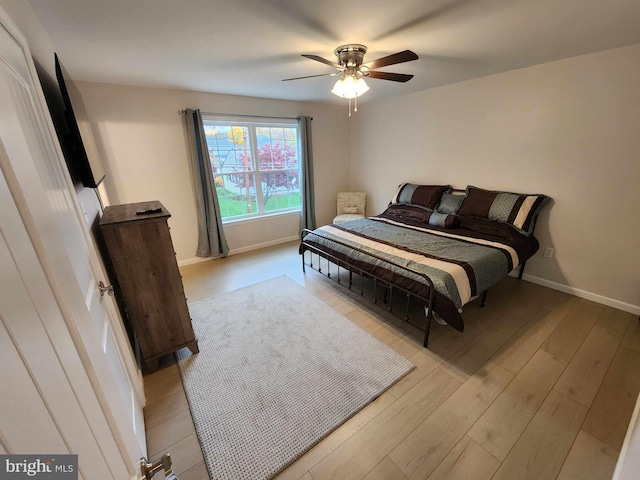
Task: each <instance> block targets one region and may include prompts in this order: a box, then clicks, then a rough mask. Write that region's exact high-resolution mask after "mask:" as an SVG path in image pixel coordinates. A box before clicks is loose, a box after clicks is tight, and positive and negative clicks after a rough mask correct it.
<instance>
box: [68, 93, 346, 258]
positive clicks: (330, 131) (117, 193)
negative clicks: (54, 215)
mask: <svg viewBox="0 0 640 480" xmlns="http://www.w3.org/2000/svg"><path fill="white" fill-rule="evenodd" d="M78 88H79V89H80V91H81V93H82V96H83V99H84V103H85V106H86V107H87V112H88V115H89V118H90V119H91V121H92V127H93V130H94V133H95V136H96V142H97V144H98V149H99V151H100V152H101V154H102V157H103V159H104V166H105V172H106V179H105V181H104V184H105V189H106V192H107V195H108V197H109V201H110V202H111V203H112V204H118V203H131V202H139V201H145V200H160V201H161V202H162V203H163V204H164V205H165V206H166V207H167V209H168V210H169V211H170V212H171V214H172V218H171V219H170V220H169V223H170V226H171V236H172V238H173V243H174V246H175V249H176V253H177V256H178V260H179V261H183V262H184V261H189V260H191V259H193V258H194V257H195V251H196V246H197V237H198V228H197V223H196V207H195V198H194V193H193V183H192V173H191V169H190V166H189V157H188V148H187V144H186V138H185V127H184V119H183V117H182V116H181V115H178V110H181V109H184V108H200V109H201V110H202V111H204V112H222V113H234V114H248V115H270V116H286V117H296V116H298V115H308V116H311V117H313V124H312V137H313V153H314V173H315V195H316V218H317V220H318V224H324V223H329V222H330V221H331V219H332V218H333V217H334V215H335V208H336V194H337V192H339V191H340V190H343V189H345V188H347V187H348V185H349V146H350V136H349V128H350V123H349V119H348V117H347V110H346V107H345V108H342V106H336V105H325V104H319V103H304V102H291V101H282V100H269V99H262V98H252V97H239V96H232V95H219V94H212V93H201V92H189V91H184V90H171V89H160V88H143V87H128V86H122V85H107V84H98V83H87V82H79V83H78ZM299 225H300V222H299V217H298V215H284V216H278V217H272V218H270V219H263V220H253V221H249V222H242V223H233V224H228V225H225V233H226V236H227V241H228V243H229V248H230V249H231V250H232V252H233V251H234V250H235V251H238V250H243V249H246V248H248V247H251V246H252V245H260V244H265V243H269V242H274V241H278V240H279V239H282V238H290V237H294V236H297V235H298V230H299Z"/></svg>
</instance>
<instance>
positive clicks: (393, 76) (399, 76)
mask: <svg viewBox="0 0 640 480" xmlns="http://www.w3.org/2000/svg"><path fill="white" fill-rule="evenodd" d="M367 77H368V78H379V79H380V80H391V81H392V82H402V83H405V82H408V81H409V80H411V79H412V78H413V75H405V74H404V73H389V72H369V75H367ZM365 78H366V77H365Z"/></svg>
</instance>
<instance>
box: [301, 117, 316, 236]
mask: <svg viewBox="0 0 640 480" xmlns="http://www.w3.org/2000/svg"><path fill="white" fill-rule="evenodd" d="M311 120H312V118H311V117H298V136H299V138H298V144H299V145H300V161H301V162H302V165H301V167H302V168H301V170H302V182H301V184H300V186H301V191H300V197H301V198H300V200H301V201H302V209H301V212H300V233H301V234H302V229H303V228H309V229H311V230H313V229H314V228H316V211H315V204H316V203H315V197H314V193H313V153H312V148H311Z"/></svg>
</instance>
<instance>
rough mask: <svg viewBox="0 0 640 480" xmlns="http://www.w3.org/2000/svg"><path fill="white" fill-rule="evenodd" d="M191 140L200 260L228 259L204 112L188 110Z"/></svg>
mask: <svg viewBox="0 0 640 480" xmlns="http://www.w3.org/2000/svg"><path fill="white" fill-rule="evenodd" d="M184 116H185V118H186V121H187V140H188V143H189V153H190V156H191V165H192V167H193V177H194V182H195V185H194V187H195V191H196V204H197V210H198V212H197V213H198V250H197V251H196V255H197V256H198V257H226V256H227V254H228V253H229V247H228V246H227V240H226V239H225V238H224V230H223V229H222V218H221V217H220V204H219V202H218V195H217V193H216V187H215V183H214V181H213V172H212V171H211V162H210V160H209V149H208V148H207V139H206V137H205V134H204V125H203V123H202V114H201V113H200V110H189V109H187V110H185V111H184Z"/></svg>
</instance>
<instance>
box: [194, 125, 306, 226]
mask: <svg viewBox="0 0 640 480" xmlns="http://www.w3.org/2000/svg"><path fill="white" fill-rule="evenodd" d="M204 131H205V135H206V138H207V147H208V150H209V158H210V161H211V170H212V172H213V177H214V181H215V184H216V192H217V194H218V200H219V202H220V214H221V216H222V220H223V222H224V221H229V220H235V219H243V218H252V217H259V216H263V215H270V214H273V213H280V212H293V211H300V161H299V159H298V151H299V149H298V126H297V124H295V123H293V124H292V123H256V122H235V121H234V122H230V121H228V120H227V121H224V120H211V119H204Z"/></svg>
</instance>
